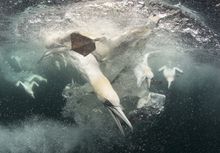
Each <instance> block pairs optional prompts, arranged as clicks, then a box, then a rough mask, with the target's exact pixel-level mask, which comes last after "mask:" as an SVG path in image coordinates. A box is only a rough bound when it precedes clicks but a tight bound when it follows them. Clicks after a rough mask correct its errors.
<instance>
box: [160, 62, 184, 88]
mask: <svg viewBox="0 0 220 153" xmlns="http://www.w3.org/2000/svg"><path fill="white" fill-rule="evenodd" d="M159 71H160V72H161V71H163V75H164V77H165V78H166V80H167V82H168V89H169V88H170V86H171V83H172V82H173V81H174V79H175V76H176V71H178V72H180V73H183V70H181V69H180V68H178V67H173V68H170V63H169V66H166V65H164V66H163V67H161V68H160V69H159Z"/></svg>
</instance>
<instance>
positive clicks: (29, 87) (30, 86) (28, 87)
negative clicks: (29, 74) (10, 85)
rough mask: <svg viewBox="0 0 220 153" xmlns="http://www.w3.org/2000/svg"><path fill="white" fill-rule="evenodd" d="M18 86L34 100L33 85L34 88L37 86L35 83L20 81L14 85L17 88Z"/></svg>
mask: <svg viewBox="0 0 220 153" xmlns="http://www.w3.org/2000/svg"><path fill="white" fill-rule="evenodd" d="M20 85H22V87H23V88H24V90H25V91H26V92H27V93H28V94H29V95H30V96H31V97H32V98H35V96H34V92H33V86H34V85H35V86H37V87H38V86H39V85H38V84H37V82H35V81H32V82H28V81H24V82H21V81H18V82H17V83H16V86H17V87H18V86H20Z"/></svg>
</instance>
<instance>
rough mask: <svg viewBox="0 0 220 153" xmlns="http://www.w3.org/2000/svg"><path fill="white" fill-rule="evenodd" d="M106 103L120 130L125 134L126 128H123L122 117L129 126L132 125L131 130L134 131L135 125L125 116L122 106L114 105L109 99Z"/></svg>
mask: <svg viewBox="0 0 220 153" xmlns="http://www.w3.org/2000/svg"><path fill="white" fill-rule="evenodd" d="M104 105H105V106H106V107H107V109H108V111H109V112H110V114H111V115H112V117H113V119H114V120H115V122H116V124H117V126H118V128H119V130H120V131H121V133H122V135H125V133H124V130H123V128H122V125H121V122H120V119H121V120H123V121H124V122H125V123H126V124H127V125H128V127H130V129H131V131H133V126H132V125H131V123H130V121H129V120H128V118H127V117H126V116H125V114H124V112H123V111H122V108H121V107H120V106H114V105H112V103H111V102H109V101H108V100H107V101H105V103H104Z"/></svg>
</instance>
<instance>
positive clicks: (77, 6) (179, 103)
mask: <svg viewBox="0 0 220 153" xmlns="http://www.w3.org/2000/svg"><path fill="white" fill-rule="evenodd" d="M111 2H113V3H111ZM132 2H133V1H109V2H106V3H105V2H104V1H103V2H102V1H88V2H82V3H81V2H79V3H73V2H72V1H69V2H61V1H51V2H50V1H35V2H25V1H15V2H14V1H11V3H12V4H13V5H14V6H13V5H12V4H10V5H9V7H8V8H7V9H8V10H10V11H16V13H15V12H14V13H8V12H7V10H5V8H4V9H2V11H4V13H5V12H7V15H5V16H4V15H2V16H1V28H2V30H1V37H0V40H1V43H0V44H2V45H1V57H0V60H1V80H2V81H1V82H0V86H1V88H0V91H1V92H0V95H1V96H0V97H1V99H0V114H1V127H0V133H1V134H0V135H1V138H0V152H2V153H5V152H12V153H20V152H22V153H24V152H36V153H37V152H45V153H46V152H154V153H155V152H158V153H177V152H178V153H181V152H183V153H197V152H198V153H202V152H206V153H207V152H210V153H212V152H213V153H216V152H219V151H220V150H219V141H220V136H219V135H218V129H219V126H220V118H219V113H220V105H219V99H220V97H219V95H218V92H219V91H220V90H219V88H220V80H219V74H220V70H219V65H220V61H219V50H218V49H219V36H218V32H216V31H218V29H216V31H215V30H212V29H211V28H209V26H207V25H208V24H207V25H203V24H201V22H200V21H197V20H196V21H195V20H193V19H192V18H191V17H194V16H193V15H192V14H190V13H191V12H187V13H188V14H186V15H184V14H182V12H181V13H179V14H178V13H177V14H176V15H174V17H171V19H170V20H169V19H167V20H165V21H161V22H160V23H159V26H158V27H159V30H158V31H157V32H156V34H155V36H152V38H150V39H149V40H148V43H147V44H146V46H145V47H146V48H145V49H140V50H146V49H148V50H159V51H164V50H165V52H164V53H162V54H160V55H158V56H156V57H152V60H151V59H150V61H149V62H150V65H151V66H152V68H153V71H154V73H155V82H154V83H153V84H152V89H151V90H152V91H153V92H157V93H161V94H164V95H166V101H165V105H164V111H163V112H161V113H160V114H159V115H158V114H156V115H155V114H153V115H152V116H150V115H146V116H144V117H145V118H141V119H140V121H133V122H134V123H135V125H134V127H135V129H134V133H128V134H127V136H126V137H125V138H118V136H119V135H118V134H116V135H115V134H114V133H112V131H111V130H109V129H107V131H108V130H109V133H110V134H107V135H104V136H103V134H100V133H101V132H100V131H99V130H100V128H97V129H93V127H96V126H97V125H99V126H101V123H102V120H103V119H102V118H98V115H95V117H97V119H96V120H94V121H92V124H91V125H90V124H89V126H91V128H90V127H87V126H81V127H78V126H76V125H75V121H74V119H73V117H72V114H71V113H72V111H71V110H68V108H67V107H65V106H66V101H65V100H64V99H63V97H62V90H63V89H64V87H65V85H66V84H67V83H70V82H71V79H72V76H74V80H77V81H78V82H79V83H80V84H82V83H83V82H84V80H81V78H80V75H78V74H75V72H74V71H72V69H71V67H68V68H67V70H61V71H58V70H57V68H56V67H55V66H53V65H54V64H53V61H52V60H51V61H50V60H49V61H48V63H46V64H45V65H35V64H36V61H37V60H38V59H39V58H40V56H41V55H42V53H43V52H44V47H42V46H43V44H44V43H43V42H42V38H43V36H44V35H48V34H54V31H56V30H57V31H58V34H60V33H62V32H63V31H64V32H65V31H68V30H69V29H71V28H72V27H71V26H73V27H74V28H78V25H81V29H80V28H78V29H77V30H85V29H87V28H88V29H91V30H92V31H95V30H96V29H97V28H98V29H99V30H100V31H101V32H104V33H105V34H106V35H107V36H109V37H111V36H112V35H116V34H120V33H121V32H122V31H121V29H120V28H121V27H125V28H129V27H133V26H138V25H143V24H146V22H147V21H146V18H147V17H148V16H149V13H152V12H153V13H158V12H159V13H161V14H164V13H173V12H175V9H174V8H172V7H170V6H169V7H165V6H161V5H157V3H155V4H154V5H147V2H146V4H145V6H144V5H143V4H142V3H141V2H142V1H140V2H139V3H137V4H136V3H135V2H133V3H132ZM4 3H7V2H4ZM15 3H17V4H16V5H15ZM158 3H159V4H160V2H158ZM7 5H8V4H4V5H2V6H7ZM210 5H211V4H210ZM145 7H147V8H148V9H146V8H145ZM16 8H17V9H16ZM73 8H74V9H73ZM131 8H132V11H130V12H128V11H127V10H129V9H131ZM172 9H174V11H173V12H172ZM112 10H113V11H112ZM149 10H150V11H149ZM151 11H152V12H151ZM100 12H102V13H101V14H100ZM116 12H118V13H119V15H118V16H115V14H116ZM187 15H188V16H191V17H188V16H187ZM91 16H92V17H93V18H91ZM103 16H104V18H103ZM90 18H91V19H90ZM198 18H199V19H200V17H199V16H198ZM109 21H111V22H109ZM204 22H205V23H206V22H207V21H204ZM115 23H116V24H115ZM218 23H219V22H217V23H216V24H218ZM87 24H90V26H89V27H88V25H87ZM103 26H105V27H104V28H103ZM211 27H215V24H214V23H212V24H211ZM106 29H107V30H106ZM161 29H162V30H161ZM95 32H96V31H95ZM98 34H99V33H95V35H98ZM165 36H166V38H165V39H164V37H165ZM195 48H196V49H195ZM142 52H145V51H142ZM12 55H15V56H19V57H21V58H22V63H21V64H22V69H23V71H21V70H19V68H16V64H15V66H13V64H12V63H10V62H12V61H11V60H10V58H11V56H12ZM132 55H135V56H134V58H130V60H133V61H135V58H136V57H140V55H139V54H138V55H136V54H132ZM167 60H171V61H172V62H173V64H177V65H178V66H180V67H181V69H183V70H184V74H182V75H179V76H178V77H177V78H176V80H175V81H174V83H173V85H172V87H171V88H170V90H168V89H167V84H166V81H165V79H164V78H163V76H162V75H161V73H159V72H157V70H158V69H159V68H160V66H162V65H165V64H166V63H167ZM137 62H138V61H137ZM134 63H135V62H134ZM131 67H132V66H131ZM29 73H38V74H40V75H43V76H45V77H46V78H47V79H48V83H47V84H44V83H42V84H40V87H39V88H35V89H34V90H35V94H36V99H32V98H31V97H29V95H27V94H26V93H25V92H24V91H23V89H22V88H17V87H15V85H14V84H15V82H16V81H17V79H20V78H23V77H25V76H26V75H29ZM123 74H124V75H125V76H127V73H126V72H123ZM128 82H129V80H128ZM113 85H114V84H113ZM125 101H128V102H129V101H135V98H132V97H129V98H128V100H127V99H125ZM84 108H85V107H84ZM63 111H64V112H65V111H66V112H67V115H66V116H65V117H64V116H63ZM68 113H69V114H68ZM104 119H105V118H104ZM136 120H137V119H136ZM97 122H100V123H99V124H98V123H97ZM94 123H97V125H96V126H93V124H94ZM86 125H87V124H86ZM106 127H110V128H112V126H111V125H110V126H108V125H106ZM101 128H103V126H102V127H101ZM105 130H106V129H105ZM114 130H115V131H116V132H117V129H116V128H115V129H114ZM98 132H100V133H98ZM104 134H106V133H105V132H104ZM105 136H106V137H105Z"/></svg>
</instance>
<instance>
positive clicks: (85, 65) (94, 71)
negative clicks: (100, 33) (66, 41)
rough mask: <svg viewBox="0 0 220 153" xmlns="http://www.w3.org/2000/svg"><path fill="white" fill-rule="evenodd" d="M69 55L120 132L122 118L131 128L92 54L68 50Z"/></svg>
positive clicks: (116, 97)
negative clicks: (84, 54)
mask: <svg viewBox="0 0 220 153" xmlns="http://www.w3.org/2000/svg"><path fill="white" fill-rule="evenodd" d="M69 55H70V57H71V58H70V60H71V62H72V64H73V65H74V67H75V68H77V69H78V70H79V71H80V72H81V73H82V75H83V76H84V78H85V79H86V80H87V81H88V82H89V83H90V84H91V86H92V87H93V90H94V92H95V93H96V95H97V98H98V99H99V100H100V101H101V102H102V103H103V104H104V105H105V106H106V107H107V109H108V111H109V112H110V114H111V115H112V117H113V119H114V120H115V122H116V124H117V126H118V128H119V129H120V131H121V133H122V134H123V135H124V130H123V128H122V125H121V123H120V120H123V121H124V122H125V123H126V124H127V125H128V126H129V127H130V128H131V129H132V130H133V127H132V125H131V123H130V121H129V120H128V119H127V117H126V116H125V114H124V112H123V111H122V106H121V104H120V99H119V97H118V95H117V93H116V92H115V90H114V89H113V87H112V85H111V83H110V81H109V80H108V79H107V78H106V77H105V75H104V74H103V73H102V71H101V69H100V67H99V63H98V62H97V60H96V58H95V57H94V55H92V54H89V55H87V56H83V55H81V54H79V53H77V52H74V51H69Z"/></svg>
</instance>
